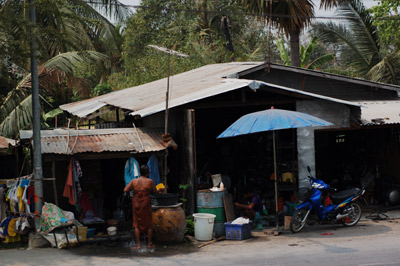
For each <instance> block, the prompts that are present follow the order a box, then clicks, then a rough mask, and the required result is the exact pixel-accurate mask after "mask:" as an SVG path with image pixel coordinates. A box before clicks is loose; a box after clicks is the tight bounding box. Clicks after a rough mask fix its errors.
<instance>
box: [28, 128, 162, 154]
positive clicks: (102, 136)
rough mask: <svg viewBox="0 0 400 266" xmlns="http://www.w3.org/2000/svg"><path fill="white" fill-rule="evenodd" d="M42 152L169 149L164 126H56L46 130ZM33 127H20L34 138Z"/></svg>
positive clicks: (151, 150) (68, 152)
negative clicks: (82, 128)
mask: <svg viewBox="0 0 400 266" xmlns="http://www.w3.org/2000/svg"><path fill="white" fill-rule="evenodd" d="M40 132H41V141H42V145H41V149H42V154H65V155H72V154H77V153H86V152H96V153H99V152H135V153H142V152H155V151H161V150H165V149H166V147H165V146H164V145H162V144H161V143H162V142H163V138H162V134H163V130H162V129H158V128H157V129H154V128H136V129H135V128H110V129H89V130H75V129H70V130H68V129H54V130H42V131H40ZM31 137H32V131H31V130H20V138H21V139H30V138H31Z"/></svg>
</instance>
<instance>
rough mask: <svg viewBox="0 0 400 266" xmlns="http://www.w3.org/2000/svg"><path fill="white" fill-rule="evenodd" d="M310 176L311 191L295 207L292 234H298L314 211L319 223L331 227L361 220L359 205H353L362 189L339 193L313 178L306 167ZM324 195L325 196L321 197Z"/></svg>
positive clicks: (351, 224)
mask: <svg viewBox="0 0 400 266" xmlns="http://www.w3.org/2000/svg"><path fill="white" fill-rule="evenodd" d="M307 170H308V172H309V173H310V176H308V178H309V179H310V183H311V190H310V191H309V193H307V194H308V195H309V196H306V200H305V201H304V202H303V203H301V204H300V205H298V206H297V207H296V210H295V212H294V214H293V216H292V220H291V222H290V230H291V231H292V233H297V232H300V231H301V230H302V229H303V228H304V227H305V226H306V224H307V219H308V217H309V215H310V213H311V211H314V213H315V214H316V216H317V217H318V220H319V222H320V223H330V224H332V225H333V226H334V225H335V224H337V223H342V224H343V225H345V226H353V225H356V224H357V223H358V221H359V220H360V218H361V208H360V205H358V204H357V203H355V200H357V199H358V198H359V197H360V196H362V195H363V194H364V192H365V189H364V188H361V189H360V188H351V189H347V190H343V191H339V192H333V193H331V191H336V189H334V188H332V187H330V186H329V185H328V184H326V183H325V182H324V181H322V180H320V179H317V178H313V177H312V176H311V169H310V167H307ZM323 194H325V195H323Z"/></svg>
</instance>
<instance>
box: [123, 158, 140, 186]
mask: <svg viewBox="0 0 400 266" xmlns="http://www.w3.org/2000/svg"><path fill="white" fill-rule="evenodd" d="M139 176H140V171H139V163H138V161H136V159H135V158H133V157H131V158H129V159H128V160H127V161H126V163H125V177H124V179H125V186H127V185H128V184H129V182H131V181H132V180H133V179H135V178H138V177H139Z"/></svg>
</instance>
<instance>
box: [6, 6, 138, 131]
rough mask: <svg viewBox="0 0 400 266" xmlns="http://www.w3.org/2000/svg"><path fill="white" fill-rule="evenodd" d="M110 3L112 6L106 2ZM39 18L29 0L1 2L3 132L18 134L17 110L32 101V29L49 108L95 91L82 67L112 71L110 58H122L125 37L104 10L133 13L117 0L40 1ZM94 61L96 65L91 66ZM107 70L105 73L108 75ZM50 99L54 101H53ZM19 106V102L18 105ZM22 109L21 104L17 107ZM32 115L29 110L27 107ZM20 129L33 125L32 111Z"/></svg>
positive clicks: (119, 16)
mask: <svg viewBox="0 0 400 266" xmlns="http://www.w3.org/2000/svg"><path fill="white" fill-rule="evenodd" d="M103 4H106V5H103ZM35 6H36V17H37V23H36V24H35V25H33V24H32V23H31V22H30V21H29V16H28V14H29V12H28V11H29V4H28V1H24V0H3V1H0V70H1V71H0V80H5V81H6V82H4V83H3V82H2V84H1V86H4V84H6V85H5V87H1V88H0V89H1V91H0V93H2V92H3V95H5V94H6V93H7V95H6V96H4V97H2V99H1V100H2V103H1V105H0V122H2V124H1V125H2V126H1V129H2V130H4V131H0V134H14V133H12V132H11V129H14V126H12V125H6V124H7V123H11V122H12V121H13V119H15V118H11V116H10V115H11V114H12V112H16V113H20V112H22V113H24V111H25V110H26V108H28V105H29V104H30V101H29V95H30V86H31V84H30V75H28V73H29V71H30V38H31V34H29V33H30V32H34V34H35V37H36V40H37V43H38V64H39V65H40V68H39V75H40V83H39V88H40V91H41V93H42V95H43V97H42V100H43V101H44V102H47V103H49V105H46V106H44V107H43V108H44V109H43V110H42V111H44V112H46V111H48V110H52V109H54V106H52V105H55V107H57V106H58V105H59V104H62V103H65V102H67V101H70V100H71V99H72V96H73V95H76V96H77V98H79V99H85V98H88V97H89V96H90V90H89V86H88V84H87V82H86V81H85V80H84V79H82V78H80V77H79V76H77V74H78V73H77V69H79V68H80V69H89V68H90V67H91V68H94V69H96V70H98V72H100V71H101V72H104V73H105V75H108V74H109V73H110V72H111V71H112V70H111V69H112V68H111V67H110V66H111V64H109V63H108V62H110V61H111V62H113V63H114V64H113V65H117V64H115V62H118V61H119V58H120V54H121V43H122V38H121V35H120V32H119V28H117V27H115V26H113V25H112V24H111V23H110V22H109V21H108V20H107V19H106V18H105V17H104V16H103V15H101V14H100V13H99V12H98V11H99V10H102V11H104V10H106V11H107V12H106V14H107V15H109V16H114V18H116V19H117V20H122V19H123V18H125V17H127V16H128V15H129V14H130V11H129V9H128V8H126V7H124V6H121V5H119V1H117V0H101V1H97V2H96V3H95V4H92V5H90V4H88V2H87V1H82V0H66V1H65V0H37V1H35ZM89 66H90V67H89ZM102 75H103V74H102ZM50 103H51V104H52V105H50ZM18 106H19V107H18ZM16 108H19V110H17V109H16ZM25 114H26V115H29V114H28V113H27V112H26V113H25ZM16 119H17V120H21V121H18V122H17V123H16V124H17V125H18V126H20V128H27V127H29V125H28V124H29V123H30V120H29V119H28V117H27V116H19V115H18V116H17V118H16Z"/></svg>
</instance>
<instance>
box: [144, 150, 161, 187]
mask: <svg viewBox="0 0 400 266" xmlns="http://www.w3.org/2000/svg"><path fill="white" fill-rule="evenodd" d="M147 166H148V167H149V168H150V175H149V178H150V179H152V180H153V181H154V183H155V184H156V185H158V184H160V183H161V180H160V171H159V170H158V160H157V156H156V155H155V154H152V155H151V156H150V158H149V161H148V162H147Z"/></svg>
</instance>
